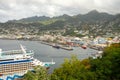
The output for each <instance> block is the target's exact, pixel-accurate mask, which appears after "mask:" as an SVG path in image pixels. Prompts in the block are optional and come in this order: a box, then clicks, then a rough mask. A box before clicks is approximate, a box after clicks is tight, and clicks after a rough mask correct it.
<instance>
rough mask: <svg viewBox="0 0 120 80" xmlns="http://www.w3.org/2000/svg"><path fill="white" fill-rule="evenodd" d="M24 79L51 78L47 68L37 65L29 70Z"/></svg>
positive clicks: (44, 79)
mask: <svg viewBox="0 0 120 80" xmlns="http://www.w3.org/2000/svg"><path fill="white" fill-rule="evenodd" d="M23 80H49V76H48V75H47V71H46V69H45V68H43V67H41V66H36V67H35V68H34V71H28V72H27V73H26V74H25V75H24V77H23Z"/></svg>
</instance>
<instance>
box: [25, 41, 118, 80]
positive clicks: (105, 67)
mask: <svg viewBox="0 0 120 80" xmlns="http://www.w3.org/2000/svg"><path fill="white" fill-rule="evenodd" d="M38 68H39V67H38ZM35 71H37V72H36V73H33V72H28V73H27V74H26V75H25V77H24V78H25V79H24V80H120V43H118V44H112V45H111V46H110V47H107V48H106V49H105V50H104V53H103V56H102V58H97V59H92V58H89V59H84V60H82V61H80V60H79V59H77V57H76V56H72V57H71V59H65V61H64V63H63V64H62V65H61V67H60V68H58V69H55V70H54V72H53V73H52V74H51V75H50V76H48V75H47V74H46V71H44V70H40V68H39V69H38V70H37V69H35ZM26 76H27V77H26ZM41 78H42V79H41Z"/></svg>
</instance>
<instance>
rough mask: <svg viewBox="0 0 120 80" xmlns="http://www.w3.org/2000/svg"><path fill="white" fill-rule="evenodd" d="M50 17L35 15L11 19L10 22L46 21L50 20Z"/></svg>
mask: <svg viewBox="0 0 120 80" xmlns="http://www.w3.org/2000/svg"><path fill="white" fill-rule="evenodd" d="M49 19H50V17H46V16H33V17H28V18H23V19H20V20H10V21H8V22H18V23H24V22H28V23H32V22H39V21H45V20H49Z"/></svg>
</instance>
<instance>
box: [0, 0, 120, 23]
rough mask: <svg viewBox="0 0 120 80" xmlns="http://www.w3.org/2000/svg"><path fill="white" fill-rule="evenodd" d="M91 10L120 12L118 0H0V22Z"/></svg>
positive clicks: (73, 13) (75, 13)
mask: <svg viewBox="0 0 120 80" xmlns="http://www.w3.org/2000/svg"><path fill="white" fill-rule="evenodd" d="M91 10H97V11H99V12H107V13H110V14H118V13H120V0H0V22H6V21H8V20H14V19H16V20H18V19H21V18H26V17H31V16H50V17H53V16H59V15H63V14H68V15H77V14H85V13H87V12H89V11H91Z"/></svg>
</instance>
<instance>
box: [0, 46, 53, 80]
mask: <svg viewBox="0 0 120 80" xmlns="http://www.w3.org/2000/svg"><path fill="white" fill-rule="evenodd" d="M20 47H21V49H20V50H10V51H2V49H0V80H15V79H16V78H20V77H22V76H23V75H24V74H25V73H26V72H27V71H28V70H33V68H34V66H37V65H40V66H44V67H46V68H47V67H50V65H53V64H55V62H53V61H51V62H41V61H39V60H37V59H34V58H33V55H34V52H33V51H32V50H27V49H26V48H25V47H24V46H22V45H20Z"/></svg>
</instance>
